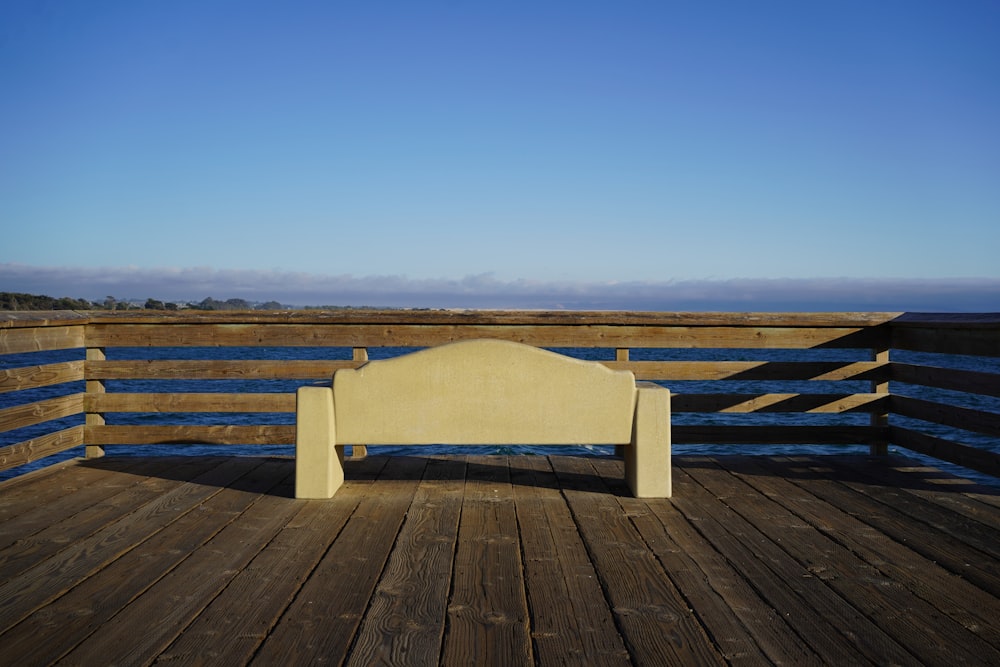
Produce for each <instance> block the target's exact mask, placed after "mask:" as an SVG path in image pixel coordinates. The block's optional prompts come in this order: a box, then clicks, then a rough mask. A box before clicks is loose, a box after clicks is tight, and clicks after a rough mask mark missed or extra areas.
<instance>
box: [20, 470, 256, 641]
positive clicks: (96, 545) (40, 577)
mask: <svg viewBox="0 0 1000 667" xmlns="http://www.w3.org/2000/svg"><path fill="white" fill-rule="evenodd" d="M245 472H246V462H245V461H243V462H241V461H240V460H239V459H232V460H229V461H225V462H223V463H222V464H221V465H219V466H217V467H215V468H213V469H211V470H208V471H206V472H205V473H204V474H202V475H199V476H197V477H195V478H194V479H193V480H192V481H191V482H186V483H183V482H178V483H177V485H176V486H175V487H174V488H172V489H171V490H169V491H167V492H165V493H161V494H160V495H159V496H158V497H157V498H156V499H155V500H153V501H152V502H149V503H147V504H145V505H143V506H142V507H140V508H139V509H137V510H136V511H134V512H132V513H130V514H128V515H126V516H123V517H121V518H120V519H118V520H117V521H114V522H112V523H110V524H107V525H106V526H104V527H103V528H101V529H100V530H98V531H97V532H95V533H93V534H92V535H90V536H89V537H87V538H86V539H82V540H78V541H76V542H74V543H73V544H72V545H70V546H69V547H67V548H66V549H63V550H62V551H60V552H59V553H57V554H56V555H55V556H53V557H51V558H48V559H46V560H44V561H41V562H40V563H38V564H37V565H35V566H34V567H31V568H30V569H28V570H27V571H25V572H24V573H23V574H22V575H21V576H18V577H16V578H12V579H9V580H7V581H6V582H5V583H4V584H0V632H3V631H5V630H7V629H8V628H10V627H11V626H13V625H14V624H15V623H17V622H19V621H21V620H22V619H23V618H25V617H26V616H28V615H29V614H31V613H33V612H34V611H35V610H37V609H38V608H40V607H42V606H43V605H45V604H47V603H48V602H51V601H52V600H54V599H55V598H57V597H59V596H60V595H62V594H63V593H65V592H66V591H67V590H69V589H70V588H72V587H73V586H75V585H76V584H78V583H79V582H81V581H83V580H84V579H86V578H87V577H88V576H90V575H92V574H93V573H95V572H98V571H99V570H101V569H102V568H103V567H104V566H105V565H107V564H108V563H110V562H112V561H114V560H115V559H116V558H118V557H119V556H121V555H122V554H123V553H125V552H127V551H130V550H131V549H132V548H134V547H135V546H136V545H137V544H140V543H142V542H143V541H144V540H146V539H148V538H149V536H151V535H153V534H154V533H156V532H158V531H159V530H161V529H162V528H163V526H164V525H166V524H167V523H169V522H170V521H172V520H176V519H178V518H180V517H181V516H183V515H184V514H185V513H186V512H188V511H190V510H191V509H193V508H194V507H196V506H198V505H199V504H200V503H202V502H204V501H205V500H207V499H208V498H210V497H212V496H213V495H215V494H216V493H218V492H219V491H220V490H221V488H222V487H224V486H225V485H226V484H228V483H230V482H232V481H234V480H236V479H238V478H239V477H241V476H242V475H243V474H244V473H245Z"/></svg>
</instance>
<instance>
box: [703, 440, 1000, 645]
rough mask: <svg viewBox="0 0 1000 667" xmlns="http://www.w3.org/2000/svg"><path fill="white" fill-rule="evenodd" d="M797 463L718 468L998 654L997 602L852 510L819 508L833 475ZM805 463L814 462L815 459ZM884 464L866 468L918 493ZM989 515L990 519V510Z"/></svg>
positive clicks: (731, 462) (949, 498) (751, 462)
mask: <svg viewBox="0 0 1000 667" xmlns="http://www.w3.org/2000/svg"><path fill="white" fill-rule="evenodd" d="M824 458H827V457H824ZM880 458H881V457H880ZM800 461H801V460H800V459H796V458H790V459H788V460H787V461H783V462H779V463H773V462H768V463H766V464H765V463H761V462H760V461H759V459H758V458H757V457H731V458H730V457H727V458H726V460H725V461H724V462H723V463H724V465H725V467H726V469H727V470H729V471H730V472H732V473H733V474H735V475H737V476H738V477H739V478H740V479H742V480H744V481H745V482H746V483H747V484H750V485H751V486H753V487H754V488H755V489H757V490H758V491H760V492H761V493H763V494H764V495H766V496H767V497H768V498H771V499H772V500H774V501H775V502H778V503H780V504H781V505H782V506H784V507H786V508H788V509H789V510H790V511H793V512H795V513H796V514H797V515H799V516H801V517H802V518H803V519H805V520H806V521H808V522H809V523H810V524H812V525H814V526H817V527H818V528H819V529H820V530H821V532H822V533H823V534H824V535H827V536H828V537H830V538H831V539H833V540H835V541H837V542H839V543H841V544H843V545H844V547H845V548H847V549H848V550H850V551H851V552H852V553H854V554H857V555H858V556H859V557H860V558H862V559H863V560H864V561H865V562H866V563H867V564H868V565H870V566H872V567H875V568H877V569H878V570H879V571H881V572H882V573H883V574H884V575H885V576H888V577H890V578H891V580H892V581H894V582H899V583H900V584H901V585H903V586H904V587H906V588H908V589H909V590H911V591H913V592H914V593H916V594H917V595H919V596H920V597H921V598H923V599H924V600H928V601H929V602H931V603H932V604H934V606H935V607H936V608H937V609H939V610H940V611H941V612H942V613H944V614H947V615H948V616H950V617H952V618H954V619H955V620H956V621H958V622H959V623H961V624H962V625H963V626H964V627H965V628H968V629H969V631H971V632H973V633H975V634H976V635H978V636H980V637H982V638H983V639H984V640H985V641H987V642H989V643H990V645H991V646H993V647H994V648H1000V627H998V626H997V625H996V623H995V619H996V618H998V617H1000V600H998V599H997V598H995V597H993V596H992V595H989V594H988V593H985V592H984V591H983V590H982V589H980V588H978V587H977V586H975V585H973V584H971V583H970V582H969V581H967V580H965V579H963V578H962V577H960V576H957V575H955V574H953V573H951V572H948V571H947V570H945V569H944V568H943V567H941V566H940V565H938V564H937V563H935V562H933V561H931V560H928V559H927V558H925V557H923V556H921V555H920V554H918V553H917V552H915V551H913V550H912V549H911V548H910V547H909V546H908V545H906V544H901V543H899V542H896V541H894V540H889V539H885V537H884V536H883V535H882V534H881V533H879V532H878V531H877V530H875V529H874V528H873V527H871V526H870V525H867V524H866V523H864V522H863V521H862V520H861V519H860V518H859V517H858V516H857V515H854V514H852V513H851V510H852V509H853V507H854V506H847V507H844V508H839V507H835V506H833V505H830V504H826V503H822V501H820V499H819V498H817V496H816V495H814V494H813V493H810V490H811V489H813V488H815V487H829V486H832V485H836V484H837V483H838V482H837V481H836V473H834V474H831V473H830V472H828V471H822V472H820V471H816V470H814V469H811V468H809V467H808V466H806V465H804V464H803V463H800ZM809 461H810V462H815V459H809ZM856 463H857V462H855V465H854V466H851V468H852V470H853V471H860V472H862V473H864V472H865V468H860V467H858V466H857V465H856ZM883 463H884V462H881V461H873V462H872V466H871V467H873V468H875V467H877V470H878V472H877V475H878V477H879V478H880V479H882V480H885V482H888V483H889V484H892V483H893V477H898V478H905V479H906V480H907V483H906V484H905V485H901V486H900V488H905V489H906V490H907V491H910V492H911V493H912V492H917V493H920V492H919V491H916V490H914V489H913V487H912V485H913V483H914V481H916V480H914V479H913V477H914V475H913V474H911V473H909V472H907V473H900V472H896V474H893V472H894V468H893V467H892V466H886V465H883ZM852 476H853V475H852ZM950 479H952V480H954V479H955V478H950ZM948 488H954V485H948ZM921 495H923V494H921ZM933 495H934V496H935V497H934V498H931V501H932V502H935V501H938V502H945V503H946V504H948V505H952V504H953V503H956V502H960V501H961V500H963V499H964V500H965V501H970V502H975V501H971V499H969V498H967V497H966V496H964V495H963V494H961V493H953V492H946V493H942V492H941V490H940V488H939V491H938V492H937V493H935V494H933ZM924 497H927V496H926V495H924ZM944 499H946V500H944ZM989 514H990V515H991V516H993V517H994V518H995V516H996V511H995V509H994V510H992V511H990V512H989Z"/></svg>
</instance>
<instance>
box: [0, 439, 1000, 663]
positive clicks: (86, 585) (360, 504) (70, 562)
mask: <svg viewBox="0 0 1000 667" xmlns="http://www.w3.org/2000/svg"><path fill="white" fill-rule="evenodd" d="M347 466H348V468H347V470H348V477H349V481H348V483H347V484H346V485H345V486H344V488H343V489H342V490H341V491H340V492H339V493H338V494H337V495H336V497H335V498H334V499H332V500H329V501H316V500H310V501H306V500H295V499H293V498H291V497H290V496H291V492H292V478H291V477H292V471H293V462H292V461H291V460H289V459H263V458H211V459H209V458H182V457H177V458H155V459H154V458H150V459H140V458H130V457H107V458H103V459H96V460H90V461H86V462H77V463H73V464H66V465H60V466H57V467H55V468H52V469H48V470H44V471H40V472H38V473H34V474H32V475H29V476H27V477H24V478H20V479H16V480H13V481H11V482H7V483H4V484H3V485H0V664H11V665H13V664H17V665H33V664H50V663H54V662H59V663H60V664H81V665H111V664H122V665H139V664H151V663H155V664H161V663H162V664H184V665H187V664H213V665H239V664H246V663H254V664H260V665H307V664H342V663H346V664H351V665H366V666H367V665H374V664H399V665H424V664H446V665H454V664H476V665H486V664H496V665H517V664H533V663H534V664H547V665H548V664H586V665H603V664H616V665H628V664H643V665H669V664H680V665H695V664H697V665H701V664H725V663H733V664H769V663H773V664H792V665H803V664H832V665H857V664H878V665H886V664H940V665H944V664H947V665H954V664H983V665H986V664H992V665H996V664H1000V561H998V559H1000V489H998V488H988V487H987V488H984V487H977V486H974V485H971V484H969V483H963V482H961V481H959V480H956V479H955V478H951V477H948V476H947V475H944V474H942V473H940V472H937V471H935V470H933V469H931V468H926V467H920V466H917V465H916V464H914V463H913V462H912V461H908V460H906V459H901V458H889V459H881V460H879V459H869V458H868V457H846V456H816V457H801V458H772V457H718V458H704V457H675V475H676V476H675V482H674V493H675V496H674V498H672V499H669V500H652V501H648V500H637V499H634V498H630V497H628V496H627V495H626V491H625V487H624V486H623V484H622V482H621V478H620V476H621V462H620V461H618V460H614V459H597V458H578V457H548V458H547V457H541V456H515V457H509V458H508V457H474V458H464V457H449V458H431V459H424V458H405V457H393V458H386V457H378V456H371V457H368V458H366V459H363V460H356V461H348V463H347Z"/></svg>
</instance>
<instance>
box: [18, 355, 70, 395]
mask: <svg viewBox="0 0 1000 667" xmlns="http://www.w3.org/2000/svg"><path fill="white" fill-rule="evenodd" d="M83 364H84V362H83V361H64V362H61V363H56V364H44V365H41V366H22V367H20V368H3V369H0V393H3V392H8V391H21V390H24V389H37V388H39V387H50V386H52V385H55V384H62V383H64V382H76V381H79V380H82V379H83V367H84V366H83Z"/></svg>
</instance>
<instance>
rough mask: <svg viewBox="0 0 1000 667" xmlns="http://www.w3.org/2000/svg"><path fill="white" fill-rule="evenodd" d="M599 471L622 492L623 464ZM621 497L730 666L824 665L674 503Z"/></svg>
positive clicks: (599, 463) (603, 465)
mask: <svg viewBox="0 0 1000 667" xmlns="http://www.w3.org/2000/svg"><path fill="white" fill-rule="evenodd" d="M594 467H595V469H597V471H598V472H600V474H601V477H602V479H604V482H605V483H606V484H608V486H609V488H611V489H612V490H616V489H618V488H619V487H618V486H617V485H618V484H619V483H620V481H621V478H622V466H621V463H620V462H618V461H615V460H603V459H596V460H595V461H594ZM617 495H618V502H619V504H620V505H621V508H622V511H623V512H625V514H626V515H627V516H628V517H629V518H630V519H631V521H632V523H633V524H635V527H636V529H637V530H638V531H639V533H640V534H641V535H642V538H643V540H645V542H646V543H647V544H648V545H649V548H650V550H651V551H652V552H653V553H654V554H656V557H657V558H658V559H659V560H660V562H661V563H663V569H664V570H665V571H666V573H667V575H668V576H669V577H670V579H671V581H672V582H674V585H675V586H677V589H678V590H679V591H680V592H681V593H682V594H683V595H684V599H685V600H687V601H688V603H689V605H690V606H691V607H692V609H694V610H695V612H696V613H697V615H698V619H699V621H700V622H701V623H702V624H703V625H704V626H705V629H706V630H707V631H708V633H709V635H710V636H711V637H712V638H713V639H714V640H715V641H716V642H717V643H718V644H719V647H720V648H721V649H722V651H723V654H724V656H725V658H726V660H727V661H728V662H729V663H730V664H733V665H744V664H746V665H756V664H761V662H762V660H766V661H770V662H771V663H773V664H787V665H800V664H812V663H818V662H819V656H817V655H816V653H815V652H814V651H813V650H812V649H810V648H809V646H808V645H807V644H805V643H804V642H802V641H801V639H800V638H799V636H798V635H797V634H796V633H795V631H794V630H793V629H792V628H791V627H790V626H789V625H788V624H787V623H786V622H785V619H784V618H783V614H780V613H778V612H777V611H776V610H775V609H774V608H773V607H772V606H771V605H770V604H769V603H768V602H767V601H766V600H764V599H762V598H761V597H760V596H759V595H758V594H757V592H756V591H755V590H754V586H753V585H752V582H749V581H747V580H746V579H745V578H744V577H743V576H741V575H740V574H739V572H737V571H736V570H734V569H733V567H732V564H731V563H729V562H728V561H727V560H726V558H725V557H724V556H723V555H722V554H720V553H719V552H718V551H716V550H715V549H714V548H713V546H712V544H711V543H710V542H709V541H708V540H707V539H705V537H704V536H702V535H701V534H699V532H698V530H697V527H696V526H695V525H693V524H692V523H690V522H689V521H688V520H687V519H686V518H685V517H684V515H683V514H681V512H680V511H679V510H678V509H677V508H676V507H675V506H674V504H673V503H671V502H659V501H643V500H641V499H637V498H630V497H628V495H627V494H626V493H624V492H622V493H619V494H617Z"/></svg>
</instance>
